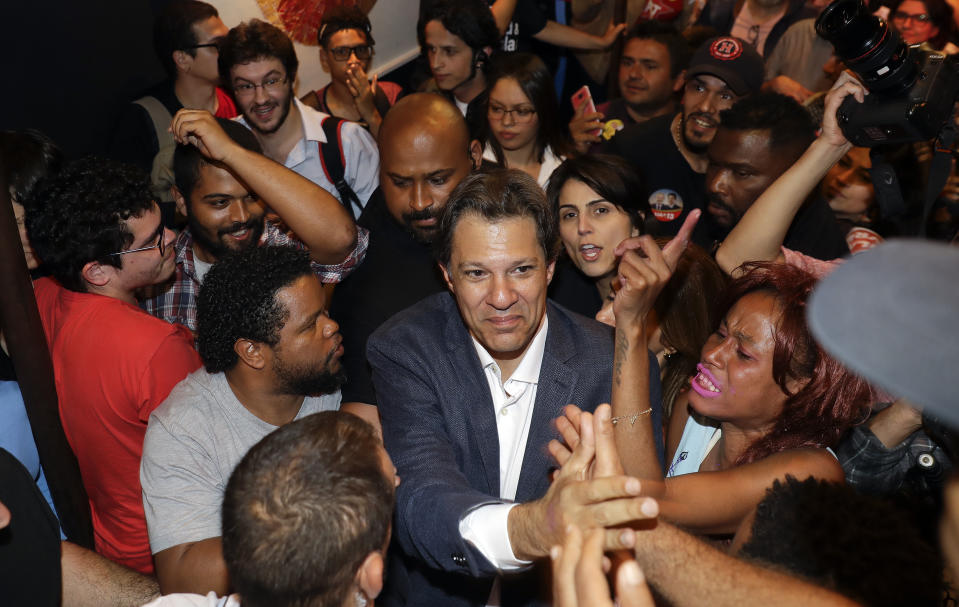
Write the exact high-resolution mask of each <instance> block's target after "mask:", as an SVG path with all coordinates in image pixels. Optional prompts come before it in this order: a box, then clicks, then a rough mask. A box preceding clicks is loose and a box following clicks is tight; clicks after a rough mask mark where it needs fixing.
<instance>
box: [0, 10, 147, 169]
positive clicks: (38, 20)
mask: <svg viewBox="0 0 959 607" xmlns="http://www.w3.org/2000/svg"><path fill="white" fill-rule="evenodd" d="M163 4H164V2H163V1H162V0H153V1H149V0H92V1H87V2H81V1H76V0H46V1H37V0H32V1H31V0H4V1H3V3H2V8H0V57H3V60H2V71H0V74H2V75H0V130H7V129H22V128H30V127H32V128H36V129H39V130H41V131H43V132H44V133H46V134H47V135H49V136H50V137H52V138H53V140H54V141H56V142H57V143H58V144H59V145H60V146H61V147H62V148H63V149H64V150H65V151H66V153H67V154H68V155H69V156H71V157H76V156H79V155H83V154H90V153H100V152H103V151H104V150H105V149H106V146H107V142H108V141H109V139H110V135H111V132H112V129H113V124H114V120H115V117H116V116H117V114H118V111H119V109H120V108H121V107H123V105H124V104H126V103H129V102H130V101H131V100H132V99H133V98H134V97H135V95H137V93H139V92H140V91H142V90H144V89H145V88H147V86H149V85H151V84H153V83H155V82H157V81H159V80H160V79H161V78H162V77H163V70H162V68H161V67H160V64H159V62H158V61H157V60H156V58H155V57H154V55H153V48H152V33H151V28H152V23H153V17H152V15H153V11H154V9H155V7H159V6H162V5H163Z"/></svg>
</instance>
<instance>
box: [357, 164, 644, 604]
mask: <svg viewBox="0 0 959 607" xmlns="http://www.w3.org/2000/svg"><path fill="white" fill-rule="evenodd" d="M557 245H558V238H557V229H556V219H555V216H554V213H553V212H552V210H551V209H550V208H549V207H548V204H547V202H546V198H545V196H544V194H543V191H542V189H541V188H540V187H539V186H538V185H537V184H536V182H535V181H534V180H533V179H532V178H531V177H529V176H528V175H526V174H525V173H522V172H520V171H508V170H502V169H499V170H495V171H491V172H489V173H481V174H476V175H473V176H470V177H468V178H466V179H465V180H463V182H461V183H460V185H459V186H458V187H457V189H456V190H455V191H454V192H453V193H452V194H451V196H450V199H449V202H448V203H447V207H446V209H445V211H444V214H443V216H442V218H441V220H440V228H439V237H438V238H437V240H436V241H435V242H434V246H435V247H436V250H437V257H438V259H439V263H440V267H441V269H442V271H443V275H444V278H445V280H446V283H447V286H448V287H449V289H450V291H451V293H452V294H450V293H440V294H437V295H434V296H432V297H429V298H427V299H425V300H423V301H421V302H420V303H418V304H416V305H414V306H412V307H410V308H408V309H407V310H405V311H404V312H401V313H400V314H398V315H396V316H394V317H393V318H392V319H391V320H389V321H387V322H386V323H385V324H384V325H383V326H381V327H380V328H379V329H378V330H377V331H376V332H375V333H374V334H373V335H372V337H371V338H370V340H369V344H368V348H367V355H368V357H369V361H370V365H371V366H372V368H373V382H374V385H375V388H376V393H377V399H378V401H379V409H380V415H381V417H382V422H383V434H384V440H385V442H386V447H387V450H388V451H389V453H390V455H391V456H392V458H393V460H394V462H395V465H396V467H397V471H398V473H399V476H400V478H401V479H402V483H401V484H400V487H399V489H398V491H397V504H396V525H395V529H394V537H395V538H396V543H397V544H398V545H399V548H400V552H401V553H402V554H401V555H397V554H394V556H395V557H396V558H395V559H394V562H393V566H392V567H391V572H390V574H391V575H390V579H389V581H388V587H387V591H386V596H385V597H384V602H385V604H387V605H394V604H396V605H399V604H406V605H483V604H486V603H487V602H488V601H490V599H493V600H499V601H500V602H499V603H498V604H501V605H512V604H518V605H519V604H534V603H537V602H538V599H542V598H543V597H540V596H538V592H537V590H538V587H540V586H542V585H541V584H536V580H535V579H531V578H535V576H536V575H537V571H536V570H537V567H536V563H535V562H536V561H537V560H541V559H542V557H545V556H546V555H547V554H548V552H549V550H550V547H551V546H553V545H555V544H558V543H561V540H562V537H563V534H564V532H565V528H566V526H567V525H568V524H569V523H573V522H575V523H576V524H577V525H579V526H580V527H581V528H594V527H602V526H607V527H611V526H615V525H617V524H619V525H621V524H622V523H624V522H626V521H629V520H635V519H637V518H645V517H647V516H648V515H649V514H651V512H649V511H648V510H646V511H644V510H643V508H644V506H648V505H649V504H647V502H645V501H644V500H643V499H641V498H637V497H636V495H637V492H638V491H639V483H638V482H636V479H629V478H628V477H619V478H617V479H615V480H613V481H608V479H607V481H608V482H605V481H604V482H597V481H584V480H579V478H576V476H575V475H565V476H563V478H560V479H559V480H557V481H556V482H554V483H552V484H551V483H550V476H549V472H550V468H551V465H552V460H551V459H550V456H549V454H548V452H547V450H546V446H547V444H548V443H549V441H550V439H552V438H554V437H555V435H556V433H555V432H554V430H553V428H552V424H551V421H552V420H553V418H555V417H558V416H559V415H560V414H561V411H562V408H563V407H564V406H565V405H566V404H567V403H576V404H577V405H579V406H581V407H582V408H584V409H585V410H587V411H592V410H593V409H594V408H595V407H596V406H597V405H599V404H600V403H602V402H607V401H609V399H610V390H611V381H612V379H611V375H612V367H613V340H612V333H611V332H610V331H609V330H608V329H607V328H606V327H604V326H602V325H600V324H599V323H596V322H595V321H593V320H592V319H586V318H584V317H582V316H578V315H576V314H573V313H571V312H569V311H567V310H564V309H563V308H561V307H559V306H557V305H555V304H553V303H550V302H547V300H546V287H547V285H548V284H549V280H550V279H551V278H552V274H553V265H554V261H555V258H556V254H557V251H558V246H557ZM651 376H652V377H651V381H650V384H651V386H652V389H651V391H652V395H651V396H652V398H651V401H652V402H653V403H655V405H654V410H653V412H652V415H653V427H654V428H657V429H660V428H661V427H662V424H661V410H660V407H659V402H660V392H659V381H658V378H659V372H658V368H656V365H655V359H652V360H651ZM661 439H662V437H661V434H660V435H659V436H657V441H658V444H660V445H661V444H662V440H661ZM650 465H654V466H659V465H660V462H651V463H650ZM582 478H585V477H582ZM600 521H606V522H605V524H604V523H602V522H600ZM607 538H608V539H607V541H608V546H607V547H608V548H613V547H616V546H617V545H618V542H620V539H619V538H621V536H620V535H619V534H617V533H615V532H612V533H607ZM395 552H396V551H395V550H394V553H395ZM500 574H503V575H500ZM498 576H499V577H498ZM494 582H495V583H494ZM491 593H492V594H491ZM496 597H499V598H498V599H497V598H496ZM546 598H547V599H548V597H546Z"/></svg>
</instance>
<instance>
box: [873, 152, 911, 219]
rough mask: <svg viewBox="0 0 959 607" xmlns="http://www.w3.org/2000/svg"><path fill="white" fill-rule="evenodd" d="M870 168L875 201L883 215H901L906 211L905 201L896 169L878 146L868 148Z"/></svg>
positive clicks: (887, 216) (888, 216)
mask: <svg viewBox="0 0 959 607" xmlns="http://www.w3.org/2000/svg"><path fill="white" fill-rule="evenodd" d="M869 159H870V160H871V161H872V169H870V170H869V174H870V177H871V178H872V185H873V188H874V189H875V190H876V202H877V203H878V204H879V211H880V213H881V215H882V216H883V217H886V218H892V217H901V216H902V215H903V214H905V212H906V202H905V200H903V198H902V187H901V186H900V185H899V177H897V176H896V170H895V169H894V168H893V166H892V164H890V162H889V161H888V160H886V157H885V156H884V155H883V153H882V152H881V151H880V150H879V148H872V149H871V150H869Z"/></svg>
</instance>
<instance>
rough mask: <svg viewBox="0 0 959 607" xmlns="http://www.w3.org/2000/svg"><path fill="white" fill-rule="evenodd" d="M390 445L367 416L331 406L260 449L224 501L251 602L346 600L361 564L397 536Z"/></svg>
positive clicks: (230, 565) (231, 552)
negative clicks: (387, 468)
mask: <svg viewBox="0 0 959 607" xmlns="http://www.w3.org/2000/svg"><path fill="white" fill-rule="evenodd" d="M382 448H383V447H382V443H381V442H380V440H379V439H378V438H377V437H376V434H375V433H374V432H373V428H372V427H371V426H370V425H369V424H367V423H366V422H364V421H363V420H361V419H360V418H358V417H356V416H354V415H350V414H349V413H344V412H342V411H324V412H322V413H314V414H313V415H308V416H307V417H304V418H303V419H300V420H297V421H294V422H291V423H289V424H286V425H285V426H283V427H282V428H280V429H279V430H276V431H274V432H273V433H272V434H269V435H268V436H267V437H266V438H264V439H263V440H261V441H260V442H259V443H257V444H256V445H254V446H253V448H252V449H250V451H249V452H248V453H247V454H246V455H245V456H244V457H243V459H242V460H241V461H240V463H239V464H238V465H237V467H236V469H235V470H234V471H233V474H232V475H230V481H229V483H227V486H226V492H225V494H224V497H223V558H224V560H225V561H226V567H227V571H228V572H229V575H230V581H231V582H232V583H233V585H234V588H235V590H236V591H237V592H239V593H240V594H241V595H242V596H243V604H244V605H249V606H251V607H259V606H261V605H270V606H271V607H273V606H279V607H291V606H294V605H343V604H346V599H347V598H348V597H349V593H350V589H351V588H353V579H354V577H355V576H356V572H357V569H359V567H360V565H361V564H362V563H363V560H364V559H365V558H366V557H367V555H369V554H370V553H371V552H377V551H384V550H385V549H386V542H387V538H388V537H389V531H390V518H391V515H392V512H393V501H394V488H393V484H392V483H391V482H390V479H388V478H387V477H386V475H385V474H384V471H383V469H382V464H381V460H380V452H381V449H382Z"/></svg>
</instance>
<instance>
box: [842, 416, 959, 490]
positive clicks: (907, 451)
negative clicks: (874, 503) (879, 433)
mask: <svg viewBox="0 0 959 607" xmlns="http://www.w3.org/2000/svg"><path fill="white" fill-rule="evenodd" d="M836 456H837V457H838V458H839V463H840V464H841V465H842V467H843V470H844V471H845V473H846V482H847V483H849V484H850V485H852V486H853V487H855V488H856V489H857V490H859V491H862V492H863V493H868V494H871V495H888V494H892V493H896V492H898V491H899V490H900V489H902V488H903V485H904V483H906V482H907V478H908V476H909V475H910V471H911V470H913V469H916V468H919V465H918V463H917V462H918V461H919V458H920V457H925V458H927V459H928V458H929V457H930V456H931V457H932V458H933V459H934V460H935V462H936V464H937V465H938V466H939V470H938V472H936V473H934V474H933V476H939V475H941V478H943V479H946V478H948V477H949V470H951V469H952V465H951V463H950V461H949V457H948V456H947V455H946V453H945V452H944V451H943V450H942V448H941V447H940V446H939V445H937V444H936V443H935V442H934V441H933V440H932V439H931V438H929V436H927V435H926V434H925V433H924V432H923V431H922V430H917V431H915V432H913V433H912V434H910V435H909V436H908V437H907V438H906V439H905V440H904V441H902V442H901V443H899V444H898V445H896V446H895V447H892V448H889V447H886V446H885V445H884V444H883V443H882V441H880V440H879V439H878V438H877V437H876V435H875V434H873V433H872V431H871V430H870V429H869V427H868V422H867V423H865V424H861V425H859V426H856V427H854V428H853V429H852V430H850V431H849V433H848V434H847V435H846V436H845V437H844V438H843V440H842V442H840V443H839V446H838V447H837V448H836Z"/></svg>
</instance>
